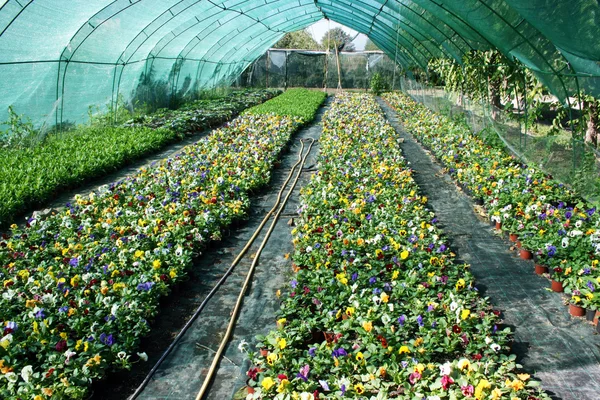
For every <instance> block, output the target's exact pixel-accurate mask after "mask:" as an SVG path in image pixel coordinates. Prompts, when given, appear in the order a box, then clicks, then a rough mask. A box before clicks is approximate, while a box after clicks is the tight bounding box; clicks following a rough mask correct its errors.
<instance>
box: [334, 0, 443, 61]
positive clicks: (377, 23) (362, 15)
mask: <svg viewBox="0 0 600 400" xmlns="http://www.w3.org/2000/svg"><path fill="white" fill-rule="evenodd" d="M336 3H337V2H336ZM332 4H333V3H332ZM345 4H347V3H345ZM347 5H348V6H349V4H347ZM332 11H333V14H332V15H336V14H337V9H336V8H333V7H332ZM353 11H356V10H352V11H351V14H352V15H353V16H354V17H358V18H360V19H362V20H364V19H365V16H366V13H364V12H362V11H359V13H360V14H358V15H357V14H355V13H354V12H353ZM336 18H337V19H339V18H340V17H339V16H336V17H334V18H332V19H334V20H335V19H336ZM366 18H368V16H367V17H366ZM367 21H368V19H367ZM352 23H353V22H352V20H351V22H349V24H352ZM354 23H355V24H356V22H354ZM367 24H368V22H367ZM348 26H350V27H351V25H348ZM374 26H376V27H377V28H380V29H378V30H380V31H382V32H385V33H384V34H385V35H386V36H388V37H389V39H390V40H391V41H393V42H396V41H397V40H396V39H394V36H398V35H397V32H396V30H395V29H394V27H393V26H392V27H389V26H387V25H385V24H382V23H381V22H380V21H375V22H374ZM362 32H363V33H364V31H362ZM391 33H393V34H394V35H392V34H391ZM407 33H408V35H409V36H411V37H413V36H412V35H411V34H410V33H409V32H407ZM400 37H402V39H403V40H405V41H406V42H407V43H409V44H410V46H408V45H407V46H405V47H406V48H407V49H411V48H412V49H413V51H414V50H416V51H418V52H419V53H420V54H421V56H422V57H423V60H427V59H428V57H427V55H425V54H424V53H423V51H421V49H420V48H419V47H418V45H416V44H415V43H413V42H411V41H410V40H408V39H407V38H406V37H404V35H400ZM413 39H415V41H416V42H417V43H418V44H420V45H421V47H422V48H423V49H425V50H426V51H427V52H428V53H429V54H430V55H431V57H434V55H433V54H432V53H431V51H430V50H429V49H428V48H427V47H425V46H423V45H422V44H421V43H420V42H419V41H418V40H417V39H416V38H414V37H413ZM409 51H410V50H409ZM415 58H416V57H415ZM418 65H421V66H422V67H423V68H425V67H426V64H425V63H423V61H420V62H418Z"/></svg>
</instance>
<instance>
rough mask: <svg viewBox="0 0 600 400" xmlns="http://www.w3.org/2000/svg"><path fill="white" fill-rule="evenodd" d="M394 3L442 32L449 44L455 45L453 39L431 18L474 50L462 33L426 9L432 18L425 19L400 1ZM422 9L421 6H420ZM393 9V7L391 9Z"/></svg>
mask: <svg viewBox="0 0 600 400" xmlns="http://www.w3.org/2000/svg"><path fill="white" fill-rule="evenodd" d="M393 1H394V3H396V4H398V10H401V9H402V8H405V9H407V10H409V11H410V12H411V13H413V14H414V15H415V16H417V17H418V18H420V19H421V20H422V21H424V22H426V23H428V24H429V25H430V26H431V27H432V28H433V29H435V30H437V31H438V32H440V33H441V34H442V35H443V36H445V37H446V38H447V39H448V41H449V43H452V44H454V43H453V41H452V38H451V37H449V36H448V35H447V34H446V33H445V32H443V31H442V30H441V29H440V28H439V27H438V26H437V25H436V24H434V23H433V22H431V20H430V18H433V19H435V20H436V22H438V23H440V24H443V25H444V26H445V27H446V28H448V29H450V30H451V31H452V32H454V35H456V36H458V37H459V38H460V39H461V40H462V41H463V42H464V43H465V44H466V45H467V47H468V48H469V49H471V50H474V49H473V46H471V43H469V42H468V41H467V40H466V39H465V38H464V37H463V36H462V35H461V34H460V33H458V32H457V31H455V30H454V29H453V28H452V27H451V26H449V25H448V24H446V23H445V22H444V21H442V20H441V19H439V18H438V17H437V16H435V15H433V14H431V13H430V12H428V11H427V10H425V9H422V10H423V12H424V13H428V14H429V17H430V18H425V17H424V16H423V15H421V14H419V13H418V12H417V11H415V10H414V9H413V8H412V7H409V6H408V5H407V4H405V3H401V2H400V1H398V0H393ZM414 5H416V6H419V5H418V4H416V3H415V4H414ZM419 7H420V6H419ZM390 8H391V7H390ZM454 45H455V46H456V48H458V49H460V47H458V45H456V44H454Z"/></svg>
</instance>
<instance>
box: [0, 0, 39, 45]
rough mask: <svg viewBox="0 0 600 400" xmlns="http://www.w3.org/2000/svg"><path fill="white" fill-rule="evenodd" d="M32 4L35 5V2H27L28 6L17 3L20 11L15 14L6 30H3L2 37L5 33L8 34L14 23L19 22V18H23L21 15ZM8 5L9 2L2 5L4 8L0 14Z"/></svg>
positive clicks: (30, 0) (0, 8)
mask: <svg viewBox="0 0 600 400" xmlns="http://www.w3.org/2000/svg"><path fill="white" fill-rule="evenodd" d="M32 3H33V0H29V2H27V4H25V5H23V4H21V3H18V2H17V4H18V5H19V7H20V9H19V10H18V11H17V12H16V13H15V14H14V16H13V17H12V18H11V19H10V21H9V22H8V24H6V26H5V27H4V28H2V31H0V37H2V35H4V32H6V31H7V30H8V28H10V26H11V25H12V24H13V22H15V21H16V20H17V18H19V17H20V16H21V14H23V12H24V11H25V9H26V8H27V7H29V6H30V5H31V4H32ZM7 4H8V1H7V2H6V3H4V4H2V7H0V12H1V11H2V10H3V9H4V7H6V5H7Z"/></svg>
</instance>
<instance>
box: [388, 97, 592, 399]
mask: <svg viewBox="0 0 600 400" xmlns="http://www.w3.org/2000/svg"><path fill="white" fill-rule="evenodd" d="M379 102H380V105H381V107H382V108H383V110H384V111H385V113H386V116H387V118H388V120H389V121H390V123H391V124H392V125H393V126H394V128H395V129H396V130H397V132H398V133H399V135H400V136H401V137H402V138H404V143H403V144H402V150H403V152H404V156H405V157H406V159H407V160H408V161H409V162H410V166H411V168H412V169H413V170H414V171H415V174H414V178H415V180H416V182H417V183H418V184H419V186H420V187H421V191H422V192H423V194H425V195H426V196H427V197H428V198H429V205H430V207H431V208H432V209H433V211H435V213H436V214H437V217H438V219H439V221H440V224H441V225H442V227H443V228H444V231H445V233H446V235H447V236H448V237H449V239H450V241H451V247H452V249H453V251H454V252H455V253H456V254H457V256H458V257H459V259H460V260H462V261H464V262H467V263H469V264H471V270H472V272H473V274H474V276H475V279H476V286H477V288H478V289H479V290H480V292H481V293H482V294H483V295H484V296H488V297H489V298H490V301H491V303H492V304H494V306H495V307H496V308H497V309H499V310H501V311H502V315H503V318H504V322H505V324H506V325H508V326H510V327H511V328H512V329H513V330H514V332H515V336H514V340H515V342H514V345H513V352H514V353H515V354H517V356H518V361H519V362H520V363H521V364H522V365H523V367H524V369H526V370H527V371H528V372H530V373H533V374H535V377H536V378H537V379H539V380H541V383H542V387H543V388H544V389H545V390H546V391H547V392H548V393H549V394H551V395H552V396H553V398H556V399H563V400H574V399H578V400H579V399H581V400H583V399H585V400H598V399H600V336H599V335H597V334H595V333H594V327H593V326H592V325H591V324H590V323H589V322H586V321H585V320H584V319H582V318H573V317H571V316H570V315H569V313H568V309H567V307H566V306H565V305H564V303H563V298H564V296H563V295H561V294H557V293H554V292H550V291H549V290H548V288H549V286H550V284H549V281H548V280H547V279H546V278H543V277H540V276H538V275H535V274H534V272H533V269H534V264H533V262H532V261H524V260H521V259H520V258H519V257H518V255H517V253H516V252H515V251H511V250H510V245H511V244H510V242H509V241H508V240H507V239H503V238H501V237H499V235H498V234H496V233H495V232H494V229H493V228H492V227H491V226H490V224H489V223H487V222H483V221H482V220H481V219H480V217H478V215H477V213H476V211H475V209H474V202H473V201H472V199H471V198H470V197H468V196H467V195H466V194H465V193H464V192H462V191H461V190H460V189H459V188H458V187H457V186H456V185H455V184H454V182H453V181H452V179H451V178H450V177H449V176H448V175H447V174H445V173H444V172H443V171H442V167H441V166H440V165H439V164H438V163H437V162H436V161H435V160H434V158H433V156H432V155H431V154H430V153H429V152H427V151H426V150H424V148H423V147H422V146H421V145H420V144H419V143H418V142H417V141H416V140H415V139H414V137H413V136H412V135H410V134H408V133H407V132H406V131H405V130H404V128H403V127H402V125H401V124H399V122H398V119H397V116H396V113H395V112H394V111H393V110H392V109H391V108H390V107H389V106H388V105H387V104H386V103H385V102H383V101H381V99H379Z"/></svg>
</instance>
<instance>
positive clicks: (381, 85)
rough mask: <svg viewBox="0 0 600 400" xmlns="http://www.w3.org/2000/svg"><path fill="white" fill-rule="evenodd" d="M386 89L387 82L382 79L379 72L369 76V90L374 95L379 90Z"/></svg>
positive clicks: (377, 94)
mask: <svg viewBox="0 0 600 400" xmlns="http://www.w3.org/2000/svg"><path fill="white" fill-rule="evenodd" d="M388 89H389V88H388V84H387V82H386V81H385V80H384V79H383V77H382V76H381V74H380V73H379V72H376V73H375V74H373V76H372V77H371V92H373V94H374V95H375V96H379V95H380V94H381V92H384V91H386V90H388Z"/></svg>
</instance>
